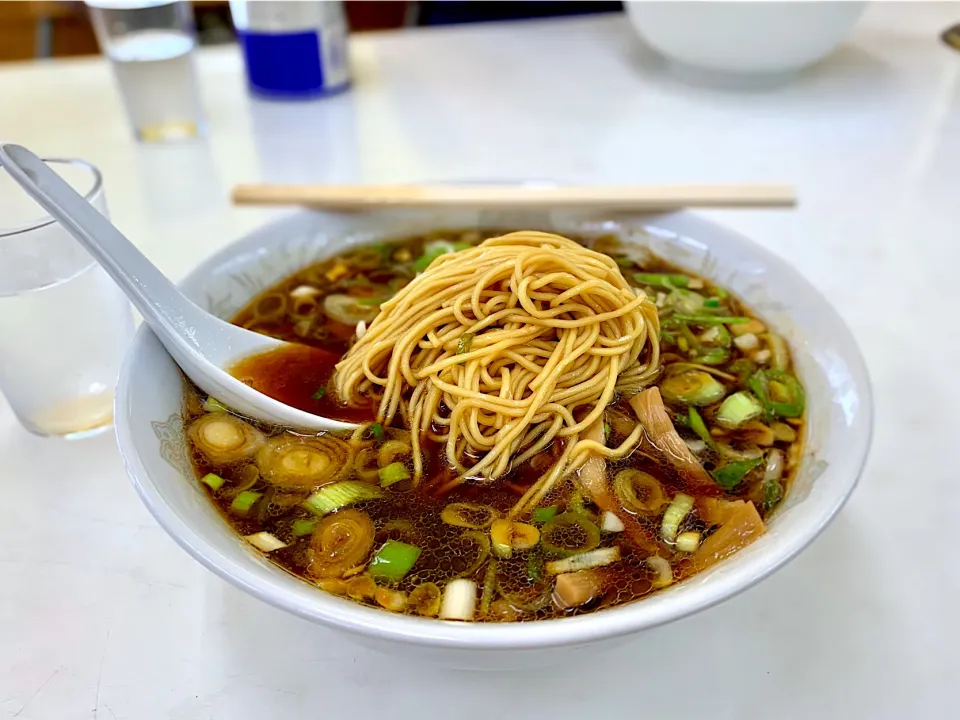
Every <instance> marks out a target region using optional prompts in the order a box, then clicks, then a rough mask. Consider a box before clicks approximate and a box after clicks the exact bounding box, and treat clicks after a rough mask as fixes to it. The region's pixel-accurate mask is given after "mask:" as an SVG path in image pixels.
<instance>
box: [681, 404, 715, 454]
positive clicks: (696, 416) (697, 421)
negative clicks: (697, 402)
mask: <svg viewBox="0 0 960 720" xmlns="http://www.w3.org/2000/svg"><path fill="white" fill-rule="evenodd" d="M687 421H688V422H689V423H690V429H691V430H693V431H694V432H695V433H696V434H697V437H698V438H700V439H701V440H703V441H704V442H705V443H706V444H707V447H708V448H710V449H711V450H716V449H717V443H716V442H715V441H714V439H713V436H712V435H711V434H710V431H709V430H708V429H707V424H706V423H705V422H704V421H703V418H702V417H700V413H698V412H697V409H696V408H695V407H693V405H691V406H690V409H689V410H688V411H687Z"/></svg>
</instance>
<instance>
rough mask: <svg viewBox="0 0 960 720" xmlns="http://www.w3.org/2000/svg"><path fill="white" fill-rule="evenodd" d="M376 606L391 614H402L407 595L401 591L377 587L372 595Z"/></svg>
mask: <svg viewBox="0 0 960 720" xmlns="http://www.w3.org/2000/svg"><path fill="white" fill-rule="evenodd" d="M373 597H374V599H375V600H376V601H377V605H379V606H380V607H382V608H385V609H387V610H390V611H391V612H403V609H404V608H405V607H407V594H406V593H405V592H403V591H402V590H391V589H390V588H383V587H378V588H377V589H376V590H375V591H374V593H373Z"/></svg>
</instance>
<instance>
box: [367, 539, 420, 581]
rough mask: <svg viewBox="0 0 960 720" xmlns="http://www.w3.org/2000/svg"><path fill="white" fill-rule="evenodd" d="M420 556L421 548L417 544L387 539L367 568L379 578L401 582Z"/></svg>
mask: <svg viewBox="0 0 960 720" xmlns="http://www.w3.org/2000/svg"><path fill="white" fill-rule="evenodd" d="M418 557H420V548H418V547H417V546H416V545H410V544H409V543H405V542H400V541H399V540H387V541H386V542H385V543H384V544H383V545H382V546H381V548H380V549H379V550H377V554H376V555H374V556H373V561H372V562H371V563H370V566H369V567H368V568H367V570H368V572H369V573H370V576H371V577H373V578H375V579H377V580H389V581H390V582H400V581H401V580H403V577H404V576H405V575H406V574H407V573H408V572H410V569H411V568H412V567H413V565H414V563H415V562H417V558H418Z"/></svg>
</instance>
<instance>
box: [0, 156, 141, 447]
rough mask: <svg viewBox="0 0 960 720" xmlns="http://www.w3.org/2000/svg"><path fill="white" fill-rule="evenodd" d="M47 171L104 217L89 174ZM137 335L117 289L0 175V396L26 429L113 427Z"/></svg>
mask: <svg viewBox="0 0 960 720" xmlns="http://www.w3.org/2000/svg"><path fill="white" fill-rule="evenodd" d="M46 162H47V164H48V165H49V166H50V167H51V169H53V170H55V171H56V172H57V173H58V174H59V175H60V176H61V177H62V178H63V179H64V180H66V181H67V182H68V183H70V184H71V185H72V186H73V187H74V189H76V190H77V191H78V192H79V193H81V194H82V195H83V196H84V197H85V198H86V199H87V200H88V201H89V202H90V203H91V204H92V205H93V206H94V207H96V208H97V210H99V211H100V212H101V213H103V214H104V215H106V214H107V206H106V199H105V198H104V193H103V183H102V180H101V177H100V172H99V171H98V170H97V169H96V168H95V167H93V166H92V165H89V164H88V163H85V162H82V161H80V160H47V161H46ZM133 330H134V326H133V313H132V311H131V308H130V304H129V302H128V301H127V298H126V297H125V296H124V295H123V293H122V292H121V291H120V289H119V288H118V287H117V286H116V285H115V284H114V282H113V280H111V279H110V277H109V276H108V275H107V274H106V273H105V272H104V271H103V269H102V268H101V267H100V265H98V264H97V263H96V261H95V260H94V259H93V258H92V257H91V256H90V254H89V253H87V251H86V250H84V249H83V248H82V247H81V246H80V244H79V243H78V242H77V241H76V240H74V239H73V237H72V236H71V235H70V234H69V233H68V232H67V231H66V230H65V229H64V228H63V227H62V226H61V225H60V224H58V223H57V221H56V220H54V219H53V218H51V217H50V216H49V215H46V214H44V213H43V211H42V210H41V209H40V208H39V207H38V206H37V205H36V204H35V203H34V202H33V200H32V199H31V198H30V197H29V196H28V195H27V194H26V193H24V192H23V190H22V189H21V188H20V186H19V185H17V184H16V183H15V182H14V180H13V179H12V178H11V177H10V176H9V175H7V173H6V171H5V170H3V169H0V393H2V394H3V395H4V396H5V397H6V398H7V400H8V401H9V403H10V406H11V407H12V408H13V411H14V413H15V414H16V415H17V417H18V418H19V419H20V421H21V423H22V424H23V425H24V427H26V428H27V429H28V430H29V431H31V432H33V433H36V434H38V435H56V436H64V437H68V438H73V437H83V436H86V435H91V434H94V433H96V432H99V431H100V430H103V429H106V428H109V427H110V426H111V425H112V421H113V391H114V386H115V384H116V380H117V375H118V373H119V370H120V364H121V361H122V359H123V354H124V352H125V351H126V347H127V345H128V344H129V342H130V339H131V338H132V336H133Z"/></svg>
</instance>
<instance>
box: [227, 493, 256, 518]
mask: <svg viewBox="0 0 960 720" xmlns="http://www.w3.org/2000/svg"><path fill="white" fill-rule="evenodd" d="M262 495H263V493H259V492H256V491H255V490H244V491H243V492H240V493H237V496H236V497H235V498H234V499H233V502H231V503H230V511H231V512H233V513H235V514H237V515H240V516H244V517H245V516H246V515H247V513H249V512H250V509H251V508H252V507H253V506H254V505H255V504H256V502H257V500H259V499H260V498H261V496H262Z"/></svg>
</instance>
